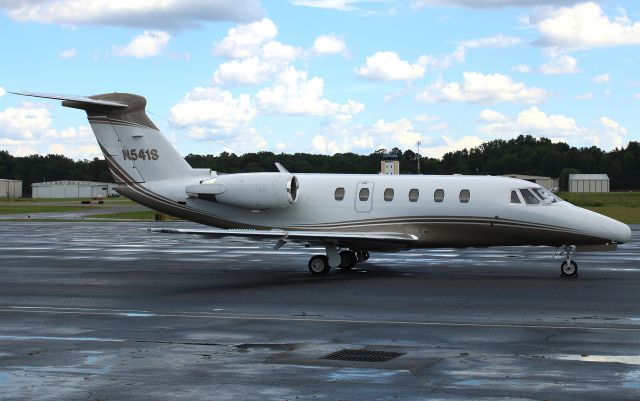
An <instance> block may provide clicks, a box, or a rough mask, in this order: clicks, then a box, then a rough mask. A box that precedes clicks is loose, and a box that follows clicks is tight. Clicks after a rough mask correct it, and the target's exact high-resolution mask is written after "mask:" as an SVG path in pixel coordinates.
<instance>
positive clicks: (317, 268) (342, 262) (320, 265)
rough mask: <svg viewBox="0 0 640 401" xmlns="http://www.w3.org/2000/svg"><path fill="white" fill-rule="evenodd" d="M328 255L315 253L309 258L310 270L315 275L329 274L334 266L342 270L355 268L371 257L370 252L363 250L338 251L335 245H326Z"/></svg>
mask: <svg viewBox="0 0 640 401" xmlns="http://www.w3.org/2000/svg"><path fill="white" fill-rule="evenodd" d="M325 249H326V251H327V255H326V256H325V255H315V256H312V257H311V259H309V271H310V272H311V274H313V275H322V274H327V273H328V272H329V270H331V268H332V267H339V268H340V269H341V270H342V271H348V270H351V269H353V268H354V267H355V266H356V264H357V263H358V262H362V261H365V260H368V259H369V252H367V251H363V250H358V251H354V250H351V249H349V250H345V251H341V252H338V250H337V248H336V246H335V245H327V246H325Z"/></svg>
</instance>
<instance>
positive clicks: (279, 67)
mask: <svg viewBox="0 0 640 401" xmlns="http://www.w3.org/2000/svg"><path fill="white" fill-rule="evenodd" d="M277 34H278V28H277V27H276V25H275V24H274V23H273V22H272V21H271V20H269V19H266V18H264V19H262V20H261V21H258V22H254V23H252V24H240V25H238V26H237V27H235V28H231V29H229V31H228V34H227V36H226V37H225V38H224V39H223V40H222V41H220V42H218V43H217V44H216V46H215V49H214V52H215V53H216V54H218V55H222V56H226V57H229V58H232V60H230V61H227V62H224V63H222V64H220V65H219V66H218V68H217V70H216V71H215V73H214V75H213V82H214V83H216V84H218V85H225V86H235V85H257V84H260V83H262V82H264V81H266V80H268V79H269V78H271V77H273V76H274V75H276V74H277V73H279V72H281V71H283V70H284V69H286V67H287V66H288V65H289V64H290V63H291V62H293V61H294V60H295V59H296V58H297V57H298V55H299V54H300V53H301V51H300V50H299V49H297V48H295V47H293V46H289V45H285V44H282V43H280V42H278V41H275V40H272V39H274V38H275V37H276V35H277Z"/></svg>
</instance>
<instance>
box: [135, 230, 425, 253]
mask: <svg viewBox="0 0 640 401" xmlns="http://www.w3.org/2000/svg"><path fill="white" fill-rule="evenodd" d="M147 230H148V231H151V232H159V233H165V234H191V235H200V236H205V237H210V238H222V237H243V238H254V239H273V240H277V241H278V243H277V244H276V249H277V248H280V247H281V246H282V245H284V244H285V243H286V242H296V243H301V244H309V245H325V244H327V243H331V244H335V245H337V246H348V247H361V248H363V249H369V248H371V245H374V246H376V247H380V246H382V247H385V246H387V247H390V248H393V247H395V248H398V247H400V248H402V247H405V246H407V245H410V244H412V243H415V242H416V241H418V237H417V236H415V235H412V234H404V233H393V232H340V231H298V230H295V231H286V230H278V229H274V230H234V229H230V230H225V229H153V228H149V229H147Z"/></svg>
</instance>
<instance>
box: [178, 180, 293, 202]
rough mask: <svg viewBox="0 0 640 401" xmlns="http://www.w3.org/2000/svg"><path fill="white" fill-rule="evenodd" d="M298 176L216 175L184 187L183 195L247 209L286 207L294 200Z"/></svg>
mask: <svg viewBox="0 0 640 401" xmlns="http://www.w3.org/2000/svg"><path fill="white" fill-rule="evenodd" d="M298 188H299V185H298V179H297V178H296V177H295V176H294V175H292V174H287V173H243V174H229V175H220V176H218V177H216V178H215V179H213V180H211V181H207V182H204V183H202V184H198V185H189V186H187V187H186V188H185V191H186V193H187V195H189V196H191V197H197V198H200V199H205V200H208V201H212V202H217V203H221V204H223V205H229V206H235V207H240V208H244V209H251V210H264V209H274V208H279V207H286V206H289V205H291V204H293V203H295V202H296V201H297V200H298Z"/></svg>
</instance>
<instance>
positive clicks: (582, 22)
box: [529, 2, 640, 50]
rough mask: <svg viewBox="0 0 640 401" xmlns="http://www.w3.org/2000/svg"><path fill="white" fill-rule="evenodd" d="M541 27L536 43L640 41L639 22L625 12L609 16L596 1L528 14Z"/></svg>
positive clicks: (567, 45) (572, 46)
mask: <svg viewBox="0 0 640 401" xmlns="http://www.w3.org/2000/svg"><path fill="white" fill-rule="evenodd" d="M529 22H530V23H531V24H532V25H535V26H536V27H537V28H538V30H539V31H540V34H541V37H540V39H539V40H538V41H537V43H539V44H541V45H542V46H547V47H556V48H560V49H566V50H577V49H589V48H594V47H609V46H620V45H637V44H640V22H632V21H631V20H629V18H628V17H627V16H626V15H625V14H621V15H619V16H617V17H615V18H613V19H610V18H609V17H608V16H607V15H606V14H605V13H604V11H603V10H602V7H600V5H598V4H597V3H595V2H587V3H580V4H576V5H574V6H572V7H562V8H545V9H540V10H538V12H537V13H535V14H534V15H532V16H531V17H529Z"/></svg>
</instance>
